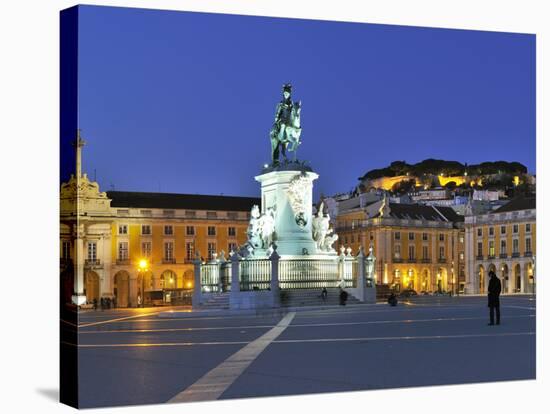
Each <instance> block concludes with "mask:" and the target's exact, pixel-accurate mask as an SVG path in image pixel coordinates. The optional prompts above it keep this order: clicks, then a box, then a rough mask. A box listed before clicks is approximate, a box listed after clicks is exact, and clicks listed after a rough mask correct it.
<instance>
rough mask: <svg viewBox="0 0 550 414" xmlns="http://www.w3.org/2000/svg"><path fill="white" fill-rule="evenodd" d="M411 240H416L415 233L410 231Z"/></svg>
mask: <svg viewBox="0 0 550 414" xmlns="http://www.w3.org/2000/svg"><path fill="white" fill-rule="evenodd" d="M409 240H414V233H412V232H409Z"/></svg>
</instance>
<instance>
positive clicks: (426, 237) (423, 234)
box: [422, 233, 428, 241]
mask: <svg viewBox="0 0 550 414" xmlns="http://www.w3.org/2000/svg"><path fill="white" fill-rule="evenodd" d="M422 240H423V241H428V233H422Z"/></svg>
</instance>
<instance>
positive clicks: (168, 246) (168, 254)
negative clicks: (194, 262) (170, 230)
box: [164, 242, 174, 260]
mask: <svg viewBox="0 0 550 414" xmlns="http://www.w3.org/2000/svg"><path fill="white" fill-rule="evenodd" d="M164 259H165V260H172V259H174V243H172V242H164Z"/></svg>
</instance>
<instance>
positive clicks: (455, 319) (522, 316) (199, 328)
mask: <svg viewBox="0 0 550 414" xmlns="http://www.w3.org/2000/svg"><path fill="white" fill-rule="evenodd" d="M535 316H536V315H534V314H529V315H517V316H516V315H513V316H507V317H506V319H516V318H534V317H535ZM485 319H487V318H486V317H480V316H475V317H456V318H432V319H396V320H393V319H387V320H381V321H360V322H325V323H295V324H292V325H290V326H289V328H308V327H312V328H317V327H324V326H354V325H377V324H387V323H388V324H399V323H405V324H410V323H424V322H449V321H469V320H485ZM275 326H276V325H243V326H211V327H196V328H159V329H112V330H105V331H80V332H79V334H83V335H84V334H112V333H115V334H116V333H153V332H195V331H218V330H231V329H266V328H273V327H275Z"/></svg>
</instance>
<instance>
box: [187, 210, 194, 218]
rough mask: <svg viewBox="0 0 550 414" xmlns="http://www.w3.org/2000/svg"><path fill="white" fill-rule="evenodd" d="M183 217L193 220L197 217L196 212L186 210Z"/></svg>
mask: <svg viewBox="0 0 550 414" xmlns="http://www.w3.org/2000/svg"><path fill="white" fill-rule="evenodd" d="M185 217H188V218H195V217H197V212H196V211H193V210H186V211H185Z"/></svg>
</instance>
